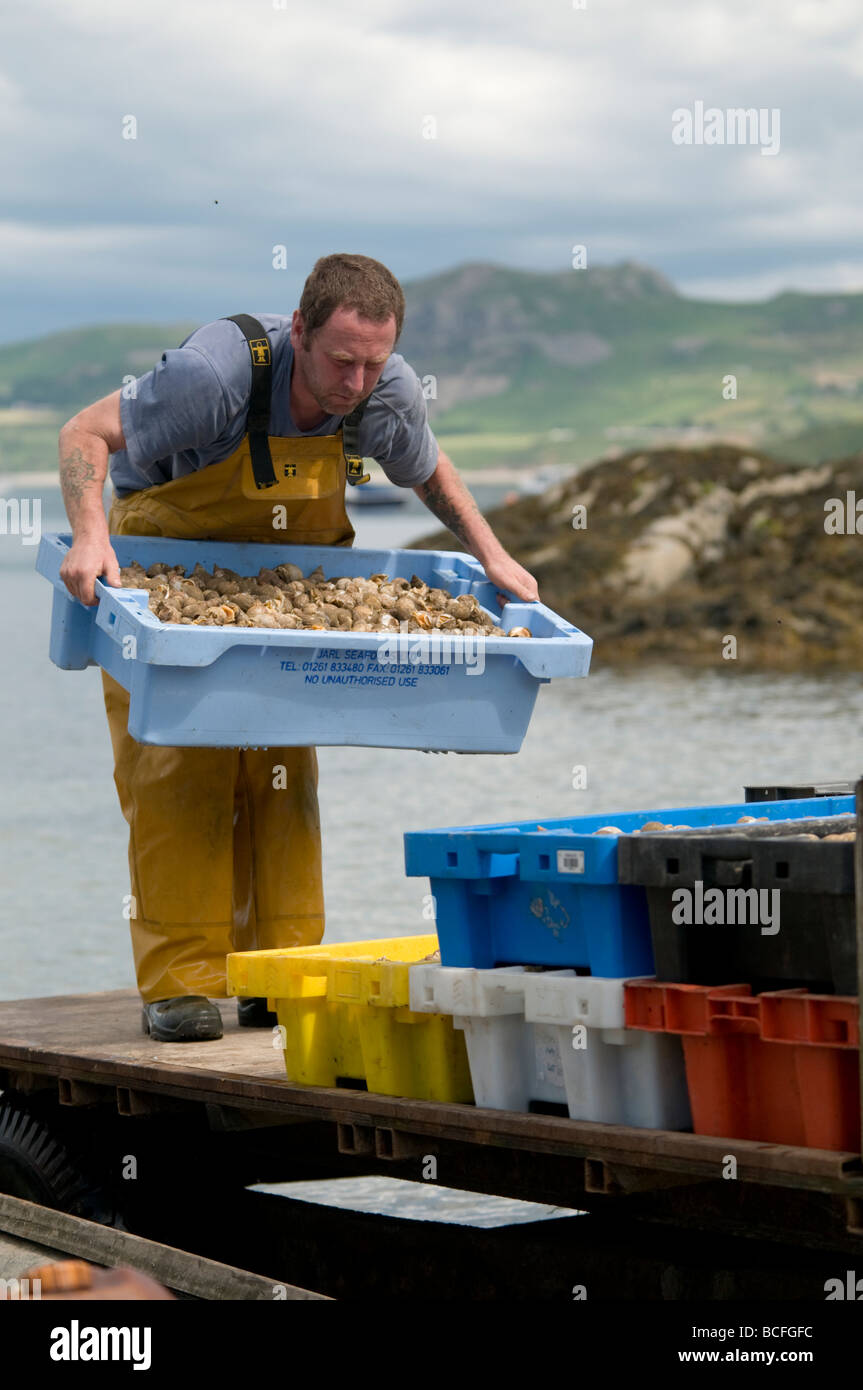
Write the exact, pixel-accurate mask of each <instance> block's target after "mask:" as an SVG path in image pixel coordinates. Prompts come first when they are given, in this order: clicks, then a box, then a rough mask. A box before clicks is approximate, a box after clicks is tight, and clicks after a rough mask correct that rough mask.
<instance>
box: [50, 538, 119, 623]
mask: <svg viewBox="0 0 863 1390" xmlns="http://www.w3.org/2000/svg"><path fill="white" fill-rule="evenodd" d="M102 576H104V579H105V582H106V583H107V584H110V585H111V587H112V588H114V589H118V588H119V587H120V566H119V564H118V563H117V556H116V555H115V554H114V551H113V549H112V547H111V540H110V537H109V536H108V533H107V531H106V532H105V535H104V537H92V536H81V537H80V538H79V539H78V540H76V541H74V542H73V544H72V546H71V548H70V549H69V552H68V554H67V555H66V558H65V560H64V561H63V563H62V565H61V566H60V578H61V579H62V580H63V583H64V584H65V585H66V588H67V589H68V590H69V593H70V594H72V596H73V597H74V598H77V599H80V600H81V602H82V603H86V604H87V605H88V606H89V607H92V605H93V604H94V603H95V602H96V590H95V583H96V580H97V579H99V578H101V577H102Z"/></svg>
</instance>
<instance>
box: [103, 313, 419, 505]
mask: <svg viewBox="0 0 863 1390" xmlns="http://www.w3.org/2000/svg"><path fill="white" fill-rule="evenodd" d="M254 317H255V318H256V319H258V321H259V322H260V323H261V325H262V326H263V328H264V330H265V332H266V333H267V336H268V337H269V339H270V344H271V347H272V361H273V366H272V398H271V407H270V429H269V433H270V434H271V435H279V436H296V435H302V436H304V437H305V436H310V435H315V434H335V433H336V432H337V430H339V429H340V428H341V424H342V418H343V417H342V416H341V415H328V416H327V418H326V419H325V420H324V421H323V422H322V423H321V424H320V425H316V426H315V428H314V429H312V430H300V429H297V427H296V425H295V424H294V422H293V419H292V418H291V400H290V380H291V362H292V361H293V355H294V350H293V348H292V346H291V341H290V328H291V320H290V317H289V316H287V315H282V314H255V315H254ZM251 385H252V365H251V358H250V355H249V348H248V344H247V342H246V339H245V337H244V336H243V334H242V332H241V331H240V329H239V327H238V326H237V324H235V323H231V322H230V321H229V320H227V319H217V320H216V321H215V322H213V323H207V324H204V326H203V327H202V328H198V329H196V330H195V332H194V333H192V334H190V335H189V337H188V338H187V339H186V340H185V342H184V343H183V344H182V345H181V346H180V347H179V348H171V349H169V350H168V351H167V352H165V353H163V354H162V360H161V361H160V362H159V363H158V364H157V366H156V367H154V368H153V370H152V371H151V372H147V374H146V376H142V377H139V378H138V380H137V382H136V383H135V388H134V394H131V393H129V394H128V395H122V396H121V397H120V419H121V422H122V425H123V435H124V437H125V440H126V448H125V449H123V450H121V451H120V452H118V453H116V454H112V455H111V464H110V476H111V482H112V483H113V485H114V490H115V491H116V493H117V495H118V496H119V497H125V496H127V495H128V494H129V493H131V492H138V491H140V490H141V488H146V487H155V486H157V485H158V484H159V483H166V482H170V481H171V479H173V478H182V477H184V476H185V475H186V474H188V473H194V472H195V471H196V470H197V469H199V468H206V467H207V465H208V464H210V463H219V462H220V461H221V460H222V459H224V458H227V457H228V455H229V454H232V453H233V452H234V450H235V449H236V448H237V447H238V446H239V444H240V443H241V441H242V439H243V435H244V434H245V428H246V415H247V412H248V408H249V393H250V391H251ZM359 449H360V453H361V454H362V455H363V457H364V458H373V459H377V461H378V463H379V464H380V465H381V467H382V468H383V470H384V472H385V473H386V475H387V477H388V478H389V479H390V481H391V482H393V483H397V484H398V486H399V487H416V486H417V484H418V483H424V482H425V481H426V479H427V478H429V477H430V476H431V474H432V473H433V472H434V470H435V467H436V466H437V457H438V445H437V441H436V439H435V437H434V435H433V434H432V432H431V429H430V427H429V423H428V414H427V411H426V403H425V398H424V396H423V391H422V386H421V384H420V381H419V378H418V377H417V375H416V372H414V370H413V368H412V367H410V366H409V365H408V363H407V362H406V361H405V360H404V358H403V357H400V356H399V354H398V353H397V352H393V353H391V354H390V356H389V357H388V358H387V361H386V364H385V366H384V369H383V371H382V373H381V375H380V379H379V380H378V384H377V386H376V387H375V389H374V393H373V395H372V396H371V399H370V400H369V403H368V405H367V406H366V409H365V414H364V415H363V418H362V420H361V422H360V428H359Z"/></svg>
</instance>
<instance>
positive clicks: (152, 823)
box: [60, 254, 538, 1042]
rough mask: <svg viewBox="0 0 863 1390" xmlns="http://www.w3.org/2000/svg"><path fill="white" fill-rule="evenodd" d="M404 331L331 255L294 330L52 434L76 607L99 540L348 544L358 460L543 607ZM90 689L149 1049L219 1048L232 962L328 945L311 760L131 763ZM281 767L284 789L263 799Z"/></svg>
mask: <svg viewBox="0 0 863 1390" xmlns="http://www.w3.org/2000/svg"><path fill="white" fill-rule="evenodd" d="M404 311H405V301H404V295H403V293H402V289H401V286H400V285H399V283H398V281H397V280H396V279H395V277H394V276H393V275H392V274H391V272H390V271H389V270H387V268H386V266H384V265H382V264H381V263H380V262H379V261H375V260H372V259H371V258H370V257H368V256H361V255H345V254H338V255H331V256H324V257H322V258H321V259H320V260H318V261H317V263H316V264H315V267H314V269H313V270H312V273H311V275H310V276H309V277H308V279H307V280H306V283H305V286H304V288H303V293H302V297H301V299H300V306H299V309H296V310H295V311H294V313H293V315H292V316H291V317H290V318H289V317H288V316H286V315H284V316H283V315H279V314H262V315H260V317H259V318H257V319H256V318H251V317H250V316H249V315H245V314H237V315H234V316H233V317H229V318H223V319H218V320H216V321H215V322H213V323H208V324H205V325H204V327H202V328H198V329H197V330H196V331H195V332H194V333H192V334H191V335H190V336H189V337H188V338H186V340H185V341H184V342H183V343H182V344H181V346H180V347H179V348H176V349H172V350H169V351H167V352H165V353H163V354H162V358H161V361H160V362H159V363H158V365H157V366H156V367H155V368H154V369H153V370H152V371H150V372H148V373H147V374H146V375H145V376H142V377H140V378H139V379H138V380H137V381H136V382H135V384H134V386H133V387H132V388H131V389H130V388H129V387H126V388H124V389H122V390H118V391H114V392H113V393H112V394H111V395H109V396H105V397H104V398H103V399H102V400H99V401H96V402H95V403H94V404H93V405H90V406H87V407H86V409H84V410H82V411H79V413H78V414H77V415H75V416H73V418H72V419H71V420H69V421H68V422H67V423H66V424H65V425H64V426H63V429H62V430H61V432H60V479H61V484H62V488H63V496H64V500H65V503H66V510H67V513H68V516H69V521H70V523H71V525H72V529H73V543H72V546H71V548H70V550H69V552H68V555H67V556H66V558H65V560H64V562H63V567H62V570H61V575H62V577H63V580H64V582H65V584H66V587H67V588H68V590H69V592H70V593H71V594H73V595H74V596H75V597H76V598H78V599H80V601H81V602H82V603H84V604H88V605H92V604H94V603H95V602H96V598H95V590H94V584H95V581H96V579H97V578H99V577H100V576H101V577H103V578H104V579H105V581H106V582H107V583H108V584H109V585H114V586H117V585H119V584H120V568H119V565H118V562H117V557H116V555H115V553H114V551H113V549H112V546H111V539H110V538H111V535H121V536H126V535H139V536H173V537H178V538H180V539H183V540H205V539H206V540H216V541H245V542H260V543H265V542H269V543H270V544H273V542H276V543H282V544H285V545H306V544H312V545H350V544H351V542H352V540H353V537H354V530H353V527H352V526H351V523H350V521H349V519H348V515H347V512H346V510H345V500H344V499H345V484H346V481H347V482H354V483H356V482H359V481H362V478H363V470H362V459H363V458H373V459H376V460H377V461H378V463H379V464H380V466H381V467H382V468H383V470H384V472H385V473H386V475H387V477H388V478H389V479H390V481H391V482H393V483H395V484H397V485H398V486H399V487H412V488H413V489H414V491H415V492H416V493H417V495H418V496H419V497H420V498H421V499H422V501H423V502H424V503H425V505H426V506H427V507H428V508H429V510H430V511H431V512H433V514H434V515H435V516H436V517H437V518H438V519H439V520H440V521H442V522H443V523H444V525H446V526H448V527H449V529H450V530H451V531H452V532H453V533H454V534H455V535H456V536H457V537H458V539H459V541H460V542H461V543H462V544H463V545H464V547H465V548H466V549H467V550H469V551H471V552H472V553H473V554H474V555H475V556H476V558H477V559H478V560H479V561H480V563H481V564H482V565H483V567H484V569H485V572H486V574H487V575H488V577H489V579H490V580H491V581H492V582H493V583H495V584H497V585H499V586H500V588H501V589H507V590H509V591H510V592H511V593H513V594H515V595H516V596H517V597H518V598H521V599H525V600H528V601H533V600H535V599H536V598H537V597H538V594H537V586H536V582H535V580H534V579H533V577H532V576H531V575H530V574H528V572H527V571H526V570H524V569H523V568H522V567H521V565H519V564H517V562H516V561H515V560H514V559H513V558H512V557H511V556H510V555H509V554H507V552H506V551H505V550H504V548H503V546H502V545H501V544H500V542H499V541H498V540H497V539H496V537H495V536H494V534H493V532H492V530H491V528H490V527H489V526H488V524H487V522H486V521H485V520H484V519H483V517H482V516H481V515H480V513H479V511H478V510H477V507H476V504H475V502H474V500H473V498H472V497H471V495H470V493H469V492H468V490H467V488H466V487H465V486H464V484H463V483H462V482H461V480H460V478H459V476H458V474H457V472H456V470H455V468H454V466H453V464H452V462H451V460H450V459H449V458H448V457H447V455H446V454H445V453H444V452H443V450H442V449H440V447H439V446H438V443H437V441H436V439H435V437H434V435H433V434H432V432H431V429H430V428H429V424H428V418H427V412H426V404H425V398H424V395H423V391H422V386H421V384H420V381H419V379H418V377H417V375H416V373H415V372H414V371H413V369H412V368H411V367H410V366H409V365H408V363H407V362H406V361H405V360H404V358H402V357H401V356H400V355H399V354H398V353H396V352H394V351H393V349H394V347H395V344H396V342H397V341H398V337H399V334H400V332H401V329H402V323H403V320H404ZM109 456H110V476H111V482H112V484H113V489H114V500H113V502H112V505H111V509H110V513H109V516H108V522H107V525H106V521H105V513H104V509H103V505H102V490H103V487H104V483H105V479H106V475H107V473H108V468H109ZM276 528H277V529H276ZM102 684H103V687H104V699H105V708H106V711H107V716H108V724H109V727H110V732H111V740H112V743H113V749H114V761H115V771H114V781H115V783H116V786H117V791H118V794H119V799H120V806H121V808H122V811H123V815H124V816H125V818H126V820H127V821H128V823H129V827H130V837H129V868H130V876H131V917H130V926H131V933H132V948H133V953H134V958H135V967H136V973H137V981H138V988H139V991H140V994H141V998H142V1001H143V1027H144V1031H145V1032H146V1033H149V1035H150V1037H151V1038H153V1039H156V1040H158V1041H162V1042H183V1041H201V1040H205V1039H211V1038H219V1037H221V1036H222V1018H221V1014H220V1011H219V1008H218V1006H217V1005H216V1004H215V1003H214V1002H212V1001H213V999H216V998H224V997H225V995H226V966H225V957H226V956H227V955H228V953H229V952H230V951H233V950H266V949H269V948H274V947H285V946H300V945H315V944H317V943H318V942H319V941H320V940H321V937H322V935H323V928H324V907H323V888H322V882H321V843H320V822H319V817H318V801H317V759H316V753H315V749H314V748H306V747H292V748H270V749H254V748H247V749H237V748H163V747H154V746H150V745H146V744H142V743H138V742H137V741H136V740H135V739H133V738H132V737H131V736H130V734H129V732H128V728H127V723H128V714H129V696H128V694H127V692H126V691H125V690H124V689H123V688H122V686H120V685H119V684H118V683H117V682H116V681H114V680H113V679H112V678H111V677H110V676H108V675H107V674H106V673H105V672H103V673H102ZM275 764H281V765H282V766H283V767H284V768H285V774H284V775H283V776H282V777H280V779H279V785H278V787H277V788H274V786H273V781H274V778H273V767H274V765H275ZM266 1004H267V1001H266V1000H265V999H244V1000H239V1001H238V1018H239V1022H240V1023H241V1024H242V1025H244V1026H249V1027H261V1026H269V1025H270V1024H271V1023H272V1022H274V1021H275V1016H274V1015H273V1014H271V1013H269V1012H268V1010H267V1007H266Z"/></svg>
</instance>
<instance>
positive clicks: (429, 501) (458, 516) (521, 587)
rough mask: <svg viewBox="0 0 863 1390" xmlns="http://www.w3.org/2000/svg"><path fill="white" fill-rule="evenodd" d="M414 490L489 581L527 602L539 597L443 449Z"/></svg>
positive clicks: (532, 578)
mask: <svg viewBox="0 0 863 1390" xmlns="http://www.w3.org/2000/svg"><path fill="white" fill-rule="evenodd" d="M414 492H415V493H416V495H417V497H419V499H420V500H421V501H422V502H424V503H425V505H426V506H427V507H428V509H429V511H430V512H433V513H434V515H435V516H436V517H437V518H438V520H439V521H442V522H443V524H444V526H447V527H449V529H450V531H452V533H453V535H454V536H456V537H457V538H458V540H460V541H461V543H462V545H463V546H464V547H465V549H466V550H469V551H470V552H471V554H472V555H475V556H476V558H477V559H478V560H479V562H480V564H481V565H482V567H483V569H484V570H485V572H486V574H487V575H488V577H489V579H490V580H491V581H492V583H493V584H499V585H500V587H501V588H502V589H508V590H509V592H510V593H513V594H516V595H517V596H518V597H519V598H523V599H527V600H528V601H530V602H533V601H534V600H535V599H538V598H539V590H538V588H537V584H536V580H535V579H534V577H533V575H532V574H528V572H527V570H526V569H523V568H522V566H521V565H520V564H519V563H518V561H517V560H514V559H513V558H512V556H511V555H510V554H509V553H508V552H507V551H506V550H504V548H503V546H502V545H501V543H500V541H499V540H498V538H497V536H496V535H495V534H494V532H493V531H492V529H491V527H490V526H489V524H488V522H487V521H486V519H485V517H484V516H483V515H482V514H481V512H480V510H479V508H478V507H477V505H476V502H475V501H474V499H473V498H472V497H471V495H470V493H469V492H468V490H467V488H466V487H465V485H464V483H463V482H462V480H461V478H460V477H459V475H458V473H457V472H456V469H455V465H454V464H453V462H452V459H450V458H448V456H447V455H446V454H445V453H444V451H443V449H441V450H440V451H439V453H438V460H437V467H436V468H435V471H434V472H433V473H432V475H431V477H430V478H427V479H426V481H425V482H424V483H420V484H419V486H418V487H415V488H414Z"/></svg>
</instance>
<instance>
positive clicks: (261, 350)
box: [225, 314, 276, 488]
mask: <svg viewBox="0 0 863 1390" xmlns="http://www.w3.org/2000/svg"><path fill="white" fill-rule="evenodd" d="M225 318H226V319H229V320H230V321H231V323H235V324H236V325H237V327H238V328H239V329H240V330H241V331H242V333H243V335H244V337H245V339H246V342H247V343H248V345H249V353H250V354H251V358H252V390H251V394H250V396H249V413H248V416H247V417H246V432H247V434H248V436H249V453H250V454H251V457H252V474H253V475H254V479H255V486H256V487H259V488H265V487H272V486H273V483H275V481H276V471H275V469H274V468H273V459H272V455H271V454H270V445H269V440H268V435H269V432H270V396H271V393H272V379H273V354H272V351H271V349H270V340H269V338H268V337H267V335H266V333H265V331H264V329H263V327H262V325H261V324H260V323H258V320H257V319H253V318H252V316H251V314H226V315H225Z"/></svg>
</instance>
